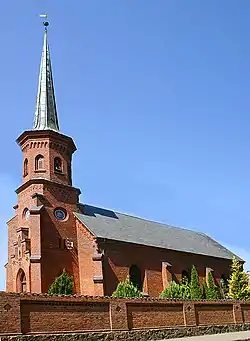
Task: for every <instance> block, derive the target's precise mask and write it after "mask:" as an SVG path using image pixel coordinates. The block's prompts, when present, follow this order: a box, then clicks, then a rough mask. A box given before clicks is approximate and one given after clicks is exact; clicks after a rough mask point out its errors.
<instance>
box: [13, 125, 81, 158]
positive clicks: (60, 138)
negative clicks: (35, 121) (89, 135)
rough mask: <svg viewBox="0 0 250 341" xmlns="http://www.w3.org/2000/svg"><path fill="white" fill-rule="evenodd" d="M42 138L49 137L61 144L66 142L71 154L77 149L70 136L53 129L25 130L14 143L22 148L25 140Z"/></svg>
mask: <svg viewBox="0 0 250 341" xmlns="http://www.w3.org/2000/svg"><path fill="white" fill-rule="evenodd" d="M43 138H51V139H54V140H56V141H57V142H59V143H60V142H61V143H63V144H67V146H68V148H69V149H70V151H71V153H72V154H73V153H74V152H75V151H76V149H77V148H76V145H75V142H74V141H73V139H72V138H71V137H70V136H67V135H64V134H61V133H59V132H56V131H53V130H26V131H24V132H23V133H22V134H21V135H20V136H19V137H18V138H17V139H16V143H17V144H18V145H19V146H20V147H21V148H22V147H23V145H24V144H25V142H27V141H28V140H30V139H36V140H37V139H43Z"/></svg>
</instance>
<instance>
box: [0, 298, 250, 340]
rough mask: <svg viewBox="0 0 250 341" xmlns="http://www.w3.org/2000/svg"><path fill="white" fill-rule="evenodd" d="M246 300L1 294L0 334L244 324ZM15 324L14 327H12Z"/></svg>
mask: <svg viewBox="0 0 250 341" xmlns="http://www.w3.org/2000/svg"><path fill="white" fill-rule="evenodd" d="M249 311H250V302H240V301H178V300H176V301H174V300H172V301H171V300H160V299H141V300H138V299H137V300H136V299H113V298H109V297H87V296H78V297H73V296H72V297H55V296H54V297H53V296H46V295H36V294H33V295H32V294H26V295H24V294H21V295H19V294H6V293H4V292H0V312H1V319H0V334H18V333H24V334H25V333H58V332H59V333H60V332H61V333H62V332H81V331H100V330H103V331H111V330H125V331H126V330H133V329H157V328H169V327H185V326H186V327H195V326H213V325H220V326H228V325H242V324H244V323H246V324H249V323H250V318H249V316H250V315H249ZM13 322H15V323H13Z"/></svg>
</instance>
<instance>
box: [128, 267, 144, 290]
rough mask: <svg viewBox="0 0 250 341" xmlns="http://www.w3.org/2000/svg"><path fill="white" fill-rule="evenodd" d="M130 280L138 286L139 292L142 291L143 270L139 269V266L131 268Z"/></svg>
mask: <svg viewBox="0 0 250 341" xmlns="http://www.w3.org/2000/svg"><path fill="white" fill-rule="evenodd" d="M129 279H130V281H131V282H132V283H133V284H134V285H135V286H137V288H138V289H139V290H142V278H141V270H140V269H139V268H138V266H137V265H132V266H131V267H130V269H129Z"/></svg>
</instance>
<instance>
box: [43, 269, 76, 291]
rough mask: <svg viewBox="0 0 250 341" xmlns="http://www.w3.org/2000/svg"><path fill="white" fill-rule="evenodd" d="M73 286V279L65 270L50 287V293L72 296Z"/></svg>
mask: <svg viewBox="0 0 250 341" xmlns="http://www.w3.org/2000/svg"><path fill="white" fill-rule="evenodd" d="M73 285H74V282H73V278H72V277H71V276H70V275H69V274H68V273H67V272H66V271H65V269H64V270H63V272H62V274H61V275H60V276H59V277H57V278H56V279H55V281H54V283H53V284H52V285H51V286H50V288H49V291H48V293H49V294H51V295H72V294H73Z"/></svg>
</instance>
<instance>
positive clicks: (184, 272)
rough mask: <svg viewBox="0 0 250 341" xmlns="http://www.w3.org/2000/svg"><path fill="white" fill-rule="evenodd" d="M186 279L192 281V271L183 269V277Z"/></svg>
mask: <svg viewBox="0 0 250 341" xmlns="http://www.w3.org/2000/svg"><path fill="white" fill-rule="evenodd" d="M184 278H185V279H186V280H188V282H190V271H187V270H183V271H182V273H181V279H182V280H183V279H184Z"/></svg>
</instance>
